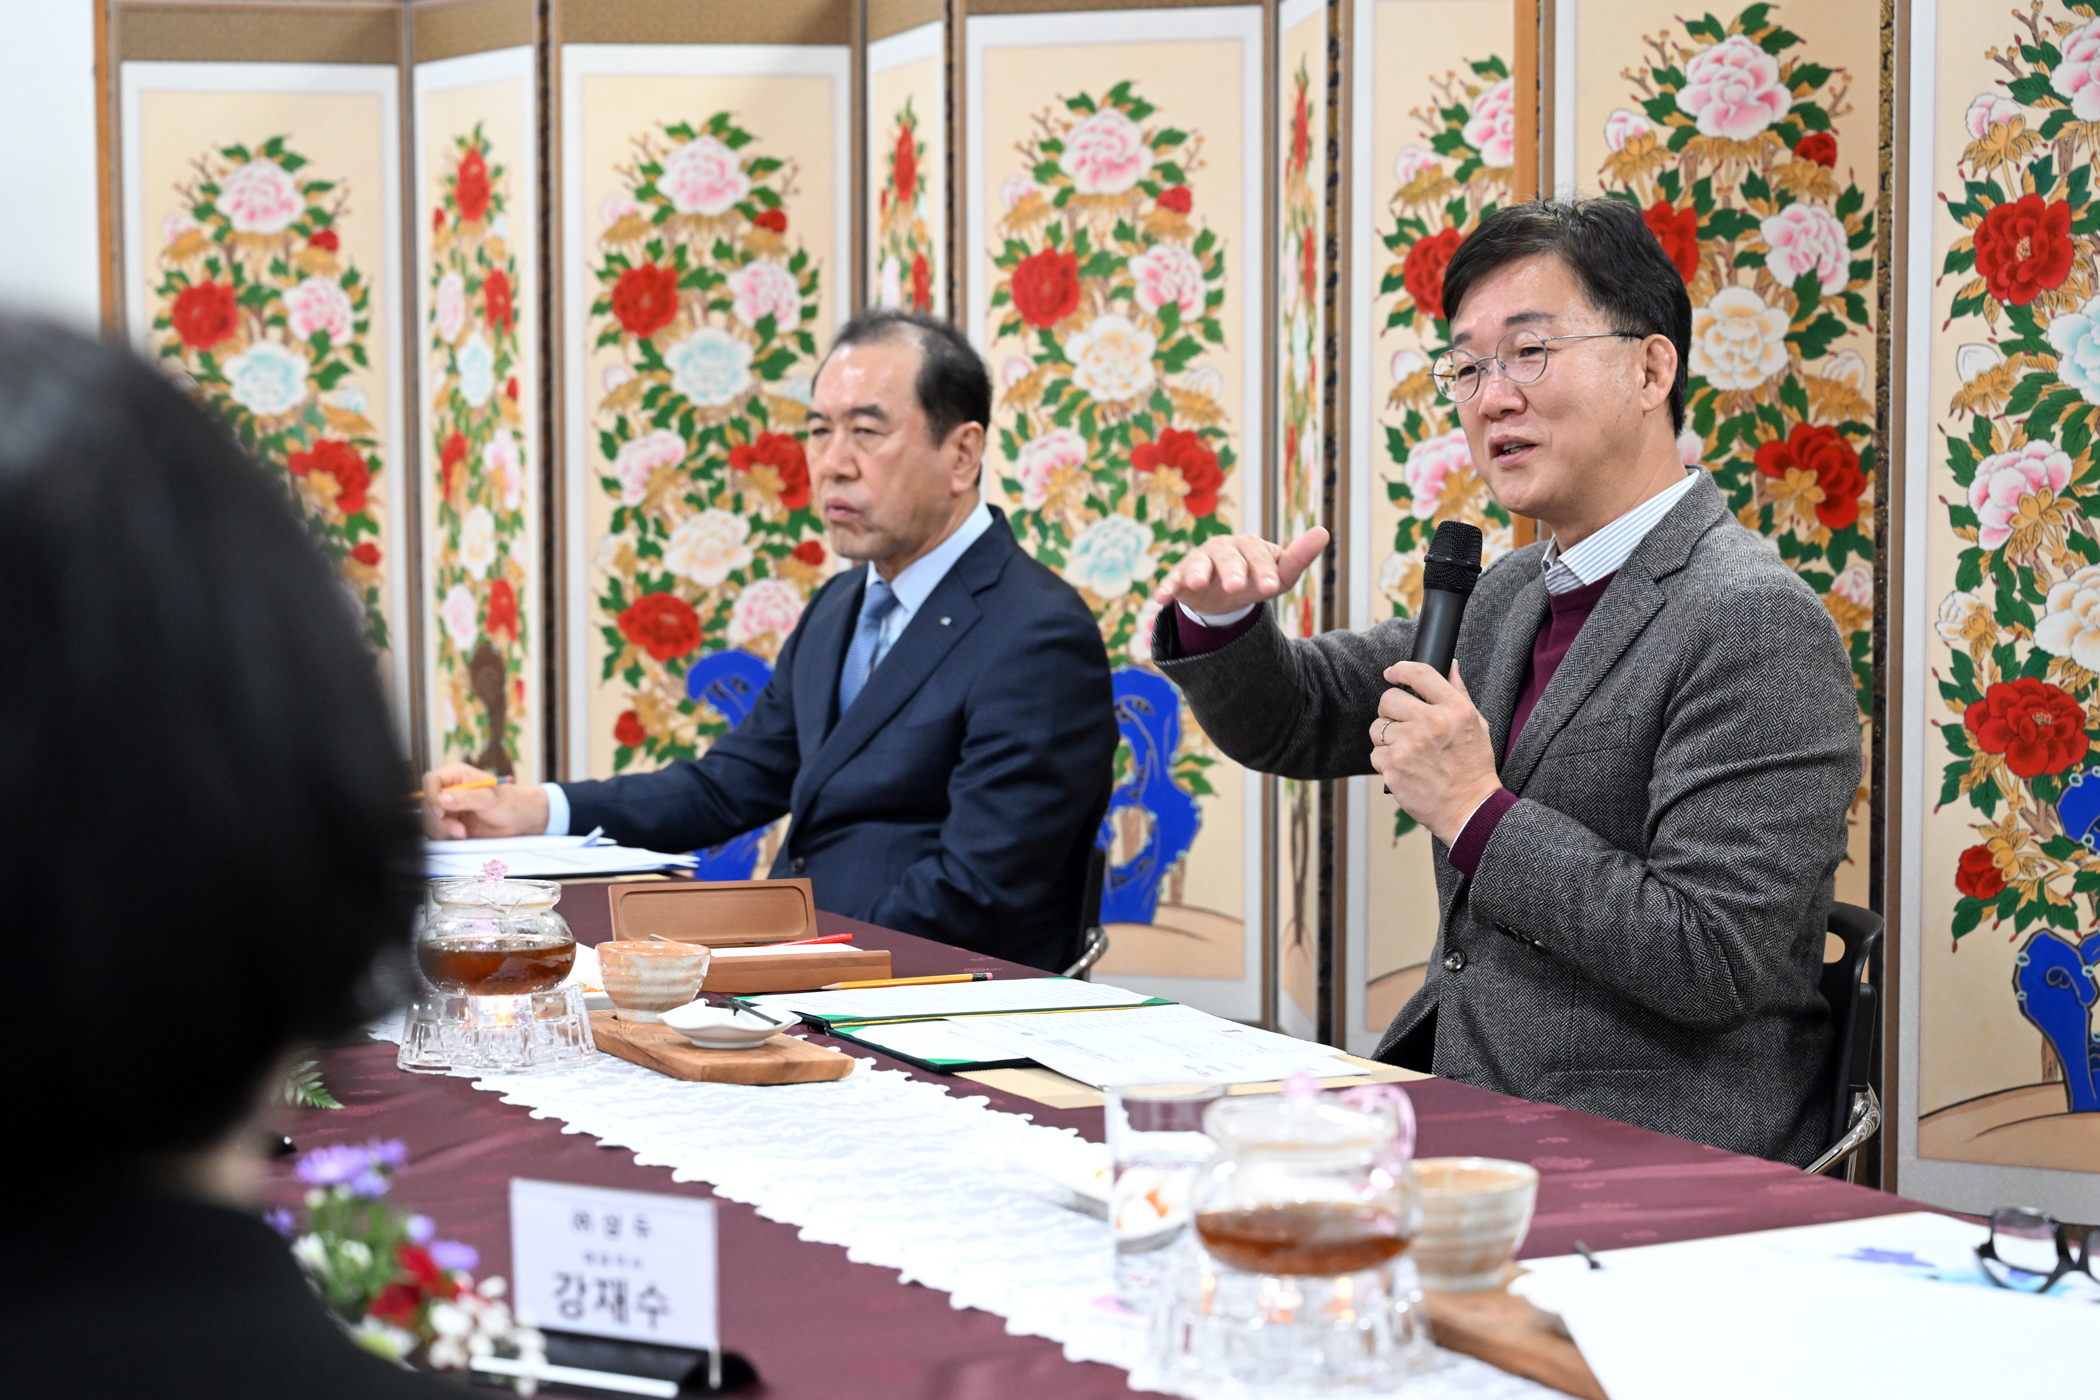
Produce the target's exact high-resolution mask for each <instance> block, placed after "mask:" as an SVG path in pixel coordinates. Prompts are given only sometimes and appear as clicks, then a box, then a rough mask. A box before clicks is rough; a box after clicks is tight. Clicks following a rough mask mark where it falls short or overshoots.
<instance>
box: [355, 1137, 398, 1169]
mask: <svg viewBox="0 0 2100 1400" xmlns="http://www.w3.org/2000/svg"><path fill="white" fill-rule="evenodd" d="M365 1153H366V1155H368V1156H369V1157H370V1158H371V1159H372V1164H373V1165H374V1166H383V1167H398V1166H401V1165H403V1164H405V1163H406V1162H407V1161H408V1144H407V1143H405V1142H403V1141H402V1140H401V1139H400V1138H387V1139H386V1140H385V1141H381V1140H380V1139H378V1138H373V1139H372V1140H371V1141H370V1142H368V1143H366V1144H365Z"/></svg>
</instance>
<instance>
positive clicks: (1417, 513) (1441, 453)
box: [1400, 428, 1473, 520]
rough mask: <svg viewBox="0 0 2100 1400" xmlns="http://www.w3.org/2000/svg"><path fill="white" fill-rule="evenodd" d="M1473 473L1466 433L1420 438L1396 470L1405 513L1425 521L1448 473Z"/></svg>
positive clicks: (1438, 500) (1439, 498) (1456, 430)
mask: <svg viewBox="0 0 2100 1400" xmlns="http://www.w3.org/2000/svg"><path fill="white" fill-rule="evenodd" d="M1471 470H1473V449H1472V448H1470V447H1468V446H1466V432H1465V429H1463V428H1454V429H1452V430H1451V431H1450V432H1448V433H1445V434H1444V435H1442V436H1441V437H1433V438H1424V439H1423V440H1422V441H1420V442H1418V443H1416V444H1415V445H1414V446H1413V447H1411V448H1409V449H1408V452H1407V462H1406V463H1405V465H1403V466H1402V467H1401V468H1400V474H1401V478H1402V480H1403V481H1404V482H1405V483H1406V486H1407V491H1408V495H1409V496H1410V497H1411V498H1412V499H1411V500H1410V502H1409V503H1408V511H1409V512H1410V513H1411V514H1412V515H1413V516H1414V518H1415V519H1417V520H1427V519H1429V518H1430V517H1431V516H1433V515H1435V514H1436V508H1437V506H1438V505H1439V504H1440V503H1441V502H1442V501H1443V499H1444V482H1445V481H1446V480H1448V479H1449V477H1450V476H1451V473H1453V472H1458V471H1471Z"/></svg>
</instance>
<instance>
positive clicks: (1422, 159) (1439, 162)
mask: <svg viewBox="0 0 2100 1400" xmlns="http://www.w3.org/2000/svg"><path fill="white" fill-rule="evenodd" d="M1432 170H1433V171H1435V172H1436V173H1437V174H1439V175H1441V174H1443V172H1444V162H1443V159H1442V158H1441V157H1440V156H1438V155H1437V153H1436V152H1435V151H1425V150H1423V149H1422V148H1421V147H1420V146H1402V147H1401V148H1400V154H1399V155H1396V156H1394V157H1393V178H1394V179H1395V180H1398V181H1399V182H1400V184H1401V187H1402V188H1405V187H1406V186H1408V185H1412V184H1413V183H1414V182H1415V180H1416V179H1417V178H1418V177H1419V176H1421V175H1422V174H1423V173H1424V172H1425V171H1432Z"/></svg>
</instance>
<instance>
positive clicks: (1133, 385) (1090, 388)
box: [1065, 314, 1159, 403]
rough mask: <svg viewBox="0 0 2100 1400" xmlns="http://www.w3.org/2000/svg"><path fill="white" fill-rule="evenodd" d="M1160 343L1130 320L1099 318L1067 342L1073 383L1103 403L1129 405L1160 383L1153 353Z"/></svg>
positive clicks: (1067, 353)
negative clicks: (1157, 381)
mask: <svg viewBox="0 0 2100 1400" xmlns="http://www.w3.org/2000/svg"><path fill="white" fill-rule="evenodd" d="M1158 348H1159V341H1158V340H1157V339H1155V338H1154V337H1153V335H1152V333H1151V332H1150V331H1146V330H1140V329H1139V328H1138V327H1137V326H1135V325H1133V324H1131V321H1130V318H1129V317H1127V316H1117V315H1114V314H1110V315H1107V316H1097V317H1095V318H1094V323H1093V324H1092V325H1090V326H1088V327H1087V328H1086V329H1085V330H1083V331H1079V332H1077V333H1075V334H1074V335H1073V336H1072V337H1071V338H1070V339H1069V340H1067V341H1066V342H1065V357H1066V358H1067V359H1069V360H1070V361H1071V362H1072V382H1073V383H1074V384H1075V385H1077V386H1078V387H1079V388H1081V389H1084V390H1086V392H1087V393H1088V394H1090V395H1092V396H1093V397H1094V398H1095V399H1097V400H1099V401H1100V402H1102V403H1127V402H1128V401H1130V400H1131V399H1134V398H1136V397H1138V395H1140V394H1142V393H1144V392H1145V391H1146V390H1147V389H1150V388H1151V387H1152V385H1153V383H1154V382H1155V381H1156V380H1157V379H1158V377H1159V375H1158V371H1157V370H1155V369H1154V368H1153V365H1152V353H1153V351H1155V350H1157V349H1158Z"/></svg>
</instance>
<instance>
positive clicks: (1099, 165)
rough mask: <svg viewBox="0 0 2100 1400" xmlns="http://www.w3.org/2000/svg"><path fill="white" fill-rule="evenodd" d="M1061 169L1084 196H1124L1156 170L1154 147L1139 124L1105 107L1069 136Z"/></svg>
mask: <svg viewBox="0 0 2100 1400" xmlns="http://www.w3.org/2000/svg"><path fill="white" fill-rule="evenodd" d="M1057 168H1058V169H1059V170H1062V171H1064V172H1065V174H1067V175H1069V176H1071V177H1072V187H1073V188H1074V189H1076V190H1078V191H1079V193H1081V194H1121V193H1123V191H1125V190H1127V189H1129V188H1131V187H1132V186H1134V185H1135V184H1137V182H1138V181H1140V180H1142V179H1144V178H1145V176H1146V175H1148V174H1150V173H1151V171H1152V148H1151V147H1150V146H1147V145H1146V144H1145V134H1144V133H1143V132H1142V131H1139V130H1138V124H1137V123H1136V122H1134V121H1132V120H1131V119H1130V118H1129V117H1127V116H1125V115H1124V114H1123V113H1122V112H1121V111H1119V110H1117V109H1116V108H1114V107H1103V108H1102V109H1101V110H1100V111H1098V112H1096V113H1094V114H1093V115H1092V116H1090V117H1088V118H1087V119H1086V120H1085V121H1083V122H1081V123H1079V125H1077V126H1075V127H1073V128H1072V129H1071V130H1070V131H1068V132H1066V133H1065V152H1064V154H1063V155H1061V156H1059V157H1058V158H1057Z"/></svg>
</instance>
